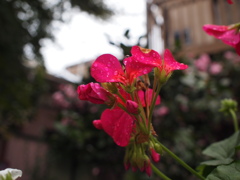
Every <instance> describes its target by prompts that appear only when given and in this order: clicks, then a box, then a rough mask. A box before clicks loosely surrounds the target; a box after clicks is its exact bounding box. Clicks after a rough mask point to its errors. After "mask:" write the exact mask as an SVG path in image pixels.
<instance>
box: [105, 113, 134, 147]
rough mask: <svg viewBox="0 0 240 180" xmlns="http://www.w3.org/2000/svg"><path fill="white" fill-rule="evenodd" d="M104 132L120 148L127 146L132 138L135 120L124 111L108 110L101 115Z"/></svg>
mask: <svg viewBox="0 0 240 180" xmlns="http://www.w3.org/2000/svg"><path fill="white" fill-rule="evenodd" d="M101 121H102V126H103V129H104V131H105V132H106V133H107V134H108V135H110V136H111V137H112V138H113V140H114V142H115V143H116V144H117V145H118V146H123V147H124V146H127V145H128V143H129V140H130V137H131V133H132V129H133V124H134V119H133V118H132V117H131V116H130V115H129V114H128V113H126V112H125V111H123V110H122V109H113V110H110V109H106V110H105V111H104V112H103V113H102V115H101Z"/></svg>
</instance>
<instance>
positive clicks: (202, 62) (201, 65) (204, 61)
mask: <svg viewBox="0 0 240 180" xmlns="http://www.w3.org/2000/svg"><path fill="white" fill-rule="evenodd" d="M210 63H211V60H210V57H209V55H207V54H202V55H201V56H200V57H199V58H198V59H197V60H196V61H195V62H194V64H195V66H196V67H197V69H198V70H199V71H203V72H206V71H207V70H208V67H209V64H210Z"/></svg>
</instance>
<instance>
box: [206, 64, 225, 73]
mask: <svg viewBox="0 0 240 180" xmlns="http://www.w3.org/2000/svg"><path fill="white" fill-rule="evenodd" d="M222 69H223V67H222V65H221V64H220V63H218V62H213V63H211V65H210V67H209V73H210V74H212V75H217V74H219V73H220V72H222Z"/></svg>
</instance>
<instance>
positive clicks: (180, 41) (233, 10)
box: [147, 0, 240, 54]
mask: <svg viewBox="0 0 240 180" xmlns="http://www.w3.org/2000/svg"><path fill="white" fill-rule="evenodd" d="M238 22H240V1H239V0H235V1H234V4H232V5H230V4H228V3H227V1H226V0H152V1H148V3H147V33H148V40H149V46H150V48H152V49H155V50H157V51H159V52H161V51H162V49H163V47H164V48H169V49H172V50H173V49H175V48H176V47H178V48H179V49H180V53H181V54H182V53H189V52H191V53H192V54H200V53H203V52H206V53H215V52H219V51H223V50H227V49H231V47H229V46H227V45H225V44H224V43H222V42H221V41H220V40H217V39H215V38H213V37H211V36H209V35H207V34H206V33H205V32H204V31H203V30H202V26H203V25H204V24H217V25H230V24H234V23H238Z"/></svg>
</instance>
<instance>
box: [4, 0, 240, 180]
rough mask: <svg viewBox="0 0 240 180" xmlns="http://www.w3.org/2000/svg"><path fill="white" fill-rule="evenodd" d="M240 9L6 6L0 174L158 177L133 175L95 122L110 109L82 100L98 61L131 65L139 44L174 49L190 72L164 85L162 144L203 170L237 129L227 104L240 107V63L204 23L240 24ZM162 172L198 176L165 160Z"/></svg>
mask: <svg viewBox="0 0 240 180" xmlns="http://www.w3.org/2000/svg"><path fill="white" fill-rule="evenodd" d="M239 8H240V2H239V1H234V4H233V5H229V4H227V2H226V1H224V0H201V1H196V0H131V1H129V0H122V1H120V0H118V1H117V0H116V1H113V0H97V1H94V0H64V1H59V0H55V1H50V0H46V1H43V0H35V1H31V0H1V1H0V27H1V30H0V77H1V78H0V170H2V169H5V168H7V167H11V168H18V169H21V170H23V177H22V178H19V179H22V180H32V179H34V180H38V179H39V180H42V179H45V180H55V179H58V180H79V179H84V180H88V179H89V180H94V179H111V180H144V179H152V180H155V179H159V178H157V177H155V176H154V175H153V176H152V177H150V178H149V177H147V176H146V175H145V174H143V173H140V172H135V173H133V172H131V171H125V170H124V166H123V156H124V148H121V147H118V146H116V145H115V144H114V143H113V141H112V139H111V138H110V137H109V136H107V135H106V134H105V133H104V132H102V131H99V130H97V129H95V128H94V127H93V125H92V120H95V119H99V117H100V114H101V112H102V111H103V109H104V108H105V107H104V106H103V105H95V104H91V103H88V102H85V101H81V100H79V99H78V96H77V94H76V88H77V86H78V85H80V84H86V83H89V82H91V81H94V80H93V79H92V78H91V77H90V74H89V68H90V66H91V63H92V62H93V60H95V59H96V58H97V56H99V55H101V54H103V53H111V54H113V55H115V56H117V57H118V58H119V59H120V60H122V59H123V58H124V56H125V55H130V49H131V46H133V45H140V46H142V47H146V48H151V49H154V50H156V51H158V52H159V53H161V52H162V51H163V49H164V48H168V49H170V50H171V51H172V52H173V53H174V56H175V57H176V59H177V60H178V61H180V62H183V63H186V64H188V65H189V68H188V69H187V70H185V71H181V72H180V71H176V72H174V74H173V75H172V78H170V80H169V81H168V83H167V84H166V85H165V86H164V87H163V89H162V91H161V93H160V95H161V97H162V102H161V105H159V106H158V107H156V109H155V112H154V119H153V123H154V127H155V130H156V132H157V133H158V136H159V137H158V138H159V141H160V142H162V143H163V144H165V145H166V146H167V147H168V148H169V149H171V150H172V151H173V152H175V153H176V154H177V155H179V156H180V157H181V158H182V159H183V160H185V161H186V162H187V163H188V164H189V165H191V166H192V167H194V168H196V167H197V166H198V165H199V163H200V162H201V161H203V160H206V157H204V156H203V155H202V154H201V152H202V150H203V149H204V148H205V147H207V146H208V145H209V144H211V143H212V142H215V141H218V140H221V139H223V138H225V137H228V136H229V135H231V134H232V133H233V132H234V129H233V124H232V121H231V119H230V117H226V116H224V115H223V114H221V113H220V112H219V108H220V101H221V100H222V99H223V98H233V99H235V100H236V101H237V102H239V101H240V99H239V96H238V93H239V90H240V83H239V80H238V77H239V76H240V57H239V56H238V55H237V54H236V53H235V50H234V49H233V48H231V47H230V46H227V45H225V44H223V43H222V42H221V41H219V40H216V39H214V38H213V37H210V36H208V35H206V34H205V33H204V32H203V30H202V26H203V25H204V24H218V25H228V24H232V23H237V22H238V21H239V19H240V11H239ZM157 166H158V167H159V168H160V170H161V171H162V172H164V173H166V174H167V175H168V176H169V177H171V178H172V179H174V180H175V179H177V180H186V179H188V180H192V179H194V177H192V176H191V175H190V174H189V173H188V172H187V171H185V170H184V169H183V168H182V167H180V166H179V165H178V164H177V163H176V162H175V161H174V160H172V159H171V158H170V157H168V156H167V155H165V154H163V156H162V157H161V162H160V163H158V164H157Z"/></svg>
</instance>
